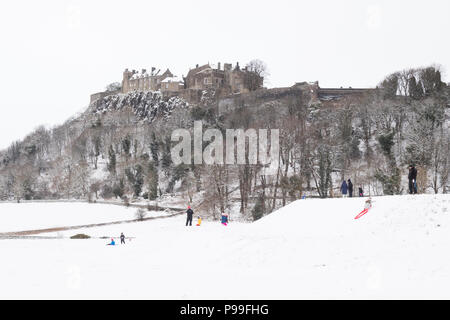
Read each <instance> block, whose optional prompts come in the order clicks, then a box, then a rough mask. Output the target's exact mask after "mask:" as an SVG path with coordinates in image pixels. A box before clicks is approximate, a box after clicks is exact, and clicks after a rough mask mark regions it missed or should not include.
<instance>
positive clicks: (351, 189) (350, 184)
mask: <svg viewBox="0 0 450 320" xmlns="http://www.w3.org/2000/svg"><path fill="white" fill-rule="evenodd" d="M347 185H348V196H349V197H350V198H351V197H352V196H353V183H352V181H351V180H350V179H348V180H347Z"/></svg>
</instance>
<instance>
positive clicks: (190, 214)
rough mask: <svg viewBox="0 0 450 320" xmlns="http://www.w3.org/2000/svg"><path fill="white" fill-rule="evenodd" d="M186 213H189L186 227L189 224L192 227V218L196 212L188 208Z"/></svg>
mask: <svg viewBox="0 0 450 320" xmlns="http://www.w3.org/2000/svg"><path fill="white" fill-rule="evenodd" d="M186 213H187V219H186V226H187V225H188V224H189V225H190V226H192V216H193V215H194V211H193V210H192V209H191V206H188V209H187V211H186Z"/></svg>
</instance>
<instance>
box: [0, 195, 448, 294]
mask: <svg viewBox="0 0 450 320" xmlns="http://www.w3.org/2000/svg"><path fill="white" fill-rule="evenodd" d="M364 200H365V198H351V199H348V198H347V199H324V200H319V199H306V200H298V201H296V202H293V203H291V204H289V205H288V206H286V207H284V208H282V209H281V210H278V211H276V212H274V213H272V214H270V215H268V216H267V217H265V218H263V219H261V220H259V221H257V222H255V223H251V224H250V223H238V222H233V221H231V223H230V224H229V225H228V226H227V227H225V226H222V225H221V224H220V223H219V222H217V221H205V222H204V223H202V225H201V226H200V227H197V226H192V227H185V226H184V222H185V217H183V216H180V217H175V218H166V219H161V220H152V221H146V222H141V223H131V224H124V225H111V226H106V227H98V228H87V229H84V230H76V231H75V230H71V231H64V232H62V235H63V236H64V238H60V239H54V240H53V239H50V240H11V239H9V240H0V252H1V253H2V263H1V264H0V283H1V286H2V290H1V291H0V292H1V293H0V298H63V299H65V298H88V299H89V298H121V299H127V298H130V299H131V298H137V299H141V298H143V299H317V298H319V299H321V298H323V299H362V298H369V299H371V298H376V299H379V298H381V299H415V298H420V299H448V298H450V258H448V252H450V210H449V208H450V196H449V195H416V196H385V197H376V198H374V204H373V208H372V209H371V210H370V211H369V213H368V214H366V215H365V216H363V217H362V218H360V219H358V220H355V219H354V217H355V216H356V215H357V214H358V213H359V212H360V211H361V210H362V208H363V204H364ZM52 205H53V204H48V206H49V208H50V207H51V206H52ZM71 205H72V204H67V206H71ZM18 206H21V204H18ZM99 207H101V205H95V206H88V207H87V208H86V210H95V211H96V210H99ZM23 208H26V207H23ZM194 209H195V208H194ZM123 210H128V209H125V208H123ZM39 212H40V211H36V212H35V214H36V215H39V214H40V213H39ZM61 215H64V211H63V210H62V211H61ZM43 219H44V218H43ZM195 221H196V219H194V222H195ZM4 223H5V222H4V221H0V225H2V224H4ZM49 223H50V221H49ZM194 224H195V223H194ZM40 225H41V224H40ZM80 232H83V233H86V234H88V235H91V236H98V237H100V236H115V237H116V236H118V235H119V234H120V232H123V233H124V234H125V235H126V236H129V237H135V238H133V239H132V240H131V241H128V240H127V243H126V245H118V246H115V247H111V246H106V240H103V239H90V240H71V239H69V236H71V235H73V234H75V233H80ZM53 235H55V234H46V236H53ZM60 236H61V234H60ZM116 240H117V239H116Z"/></svg>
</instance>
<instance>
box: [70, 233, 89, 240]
mask: <svg viewBox="0 0 450 320" xmlns="http://www.w3.org/2000/svg"><path fill="white" fill-rule="evenodd" d="M89 238H90V236H88V235H87V234H83V233H78V234H76V235H74V236H71V237H70V239H89Z"/></svg>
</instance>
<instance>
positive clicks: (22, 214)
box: [0, 202, 164, 233]
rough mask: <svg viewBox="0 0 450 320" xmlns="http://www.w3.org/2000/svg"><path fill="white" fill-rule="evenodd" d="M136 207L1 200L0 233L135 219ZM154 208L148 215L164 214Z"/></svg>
mask: <svg viewBox="0 0 450 320" xmlns="http://www.w3.org/2000/svg"><path fill="white" fill-rule="evenodd" d="M136 210H137V209H136V208H134V207H129V208H124V207H123V206H118V205H108V204H94V203H91V204H89V203H76V202H72V203H64V202H54V203H43V202H35V203H19V204H17V203H0V233H3V232H12V231H25V230H35V229H47V228H56V227H64V226H77V225H87V224H97V223H104V222H114V221H124V220H133V219H136V217H135V212H136ZM162 214H164V213H163V212H156V211H152V212H149V213H148V216H149V217H150V216H157V215H162Z"/></svg>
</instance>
